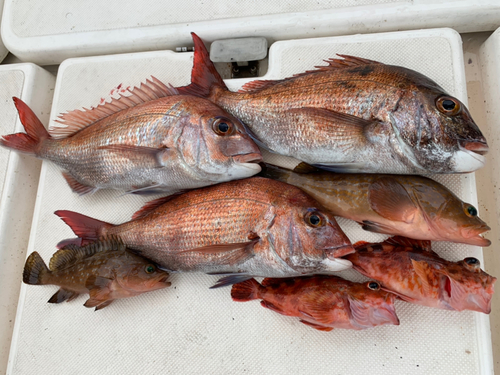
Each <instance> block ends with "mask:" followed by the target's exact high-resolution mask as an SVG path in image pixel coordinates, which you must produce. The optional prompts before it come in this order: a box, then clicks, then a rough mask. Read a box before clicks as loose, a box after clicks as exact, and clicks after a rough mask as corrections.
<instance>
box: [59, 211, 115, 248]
mask: <svg viewBox="0 0 500 375" xmlns="http://www.w3.org/2000/svg"><path fill="white" fill-rule="evenodd" d="M54 214H56V215H57V216H59V217H60V218H61V219H62V221H64V222H65V223H66V224H68V225H69V227H70V228H71V230H72V231H73V232H74V233H75V234H76V235H77V236H78V237H79V238H81V240H69V241H68V240H63V241H61V242H60V243H59V244H58V247H59V246H61V245H68V244H77V245H84V244H86V243H89V242H93V241H97V240H98V239H99V238H101V237H105V236H106V231H107V229H109V228H112V227H114V225H113V224H109V223H106V222H104V221H101V220H97V219H93V218H91V217H88V216H85V215H82V214H79V213H77V212H73V211H66V210H59V211H56V212H54Z"/></svg>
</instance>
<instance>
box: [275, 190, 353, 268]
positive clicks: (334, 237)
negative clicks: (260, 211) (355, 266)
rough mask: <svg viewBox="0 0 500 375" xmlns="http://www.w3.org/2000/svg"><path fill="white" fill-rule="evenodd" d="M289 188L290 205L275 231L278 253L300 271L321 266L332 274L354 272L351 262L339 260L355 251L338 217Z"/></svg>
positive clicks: (278, 217)
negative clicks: (299, 268) (345, 270)
mask: <svg viewBox="0 0 500 375" xmlns="http://www.w3.org/2000/svg"><path fill="white" fill-rule="evenodd" d="M285 186H286V185H285ZM288 186H289V187H288V189H286V191H283V195H282V197H283V198H284V199H285V200H286V204H285V205H283V207H282V209H281V210H282V211H278V212H276V214H277V215H276V217H275V218H274V225H273V228H272V231H273V233H272V236H273V238H274V239H275V242H276V243H275V247H276V251H277V252H278V253H279V254H280V255H282V256H281V257H282V258H283V259H288V261H289V263H290V265H291V266H292V267H294V268H296V269H297V266H300V265H304V266H310V265H311V264H313V263H315V264H317V262H319V263H322V265H323V268H324V269H325V270H329V271H340V270H343V269H347V268H350V267H351V263H350V262H349V261H348V260H345V259H339V258H340V257H342V256H344V255H346V254H349V253H352V252H354V248H353V247H352V244H351V241H350V240H349V238H348V237H347V236H346V235H345V233H344V232H343V231H342V229H341V228H340V226H339V225H338V223H337V221H336V220H335V217H334V216H333V215H332V214H331V213H330V212H329V211H328V210H327V209H325V208H324V207H322V206H321V205H320V204H319V203H318V202H316V201H315V200H314V199H313V198H311V197H309V196H308V195H307V194H305V193H304V192H302V191H301V190H300V189H298V188H295V187H293V186H290V185H288Z"/></svg>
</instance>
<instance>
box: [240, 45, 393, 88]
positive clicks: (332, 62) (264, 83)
mask: <svg viewBox="0 0 500 375" xmlns="http://www.w3.org/2000/svg"><path fill="white" fill-rule="evenodd" d="M337 56H340V57H342V59H336V58H331V59H327V60H324V61H325V62H326V63H328V65H324V66H315V68H316V69H313V70H307V71H305V72H303V73H298V74H294V75H293V76H292V77H288V78H284V79H278V80H256V81H251V82H248V83H245V84H244V85H243V86H242V87H241V89H239V90H238V92H257V91H260V90H264V89H267V88H269V87H272V86H274V85H276V84H277V83H281V82H284V81H288V80H290V79H292V78H295V77H302V76H306V75H309V74H312V73H319V72H327V71H332V70H338V69H345V68H352V67H356V66H366V65H384V64H383V63H381V62H378V61H374V60H368V59H364V58H362V57H356V56H350V55H340V54H337Z"/></svg>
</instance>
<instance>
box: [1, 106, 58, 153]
mask: <svg viewBox="0 0 500 375" xmlns="http://www.w3.org/2000/svg"><path fill="white" fill-rule="evenodd" d="M12 99H13V100H14V104H15V105H16V108H17V111H18V112H19V119H20V120H21V123H22V124H23V126H24V130H26V133H16V134H9V135H4V136H3V137H2V138H0V145H2V146H5V147H8V148H11V149H13V150H16V151H20V152H25V153H27V154H33V155H36V154H37V152H38V150H39V148H40V144H41V142H42V141H43V140H45V139H47V138H50V135H49V133H48V132H47V130H45V128H44V126H43V124H42V123H41V122H40V120H39V119H38V117H36V115H35V114H34V113H33V111H32V110H31V108H30V107H28V105H27V104H26V103H24V102H23V101H22V100H21V99H19V98H16V97H14V98H12Z"/></svg>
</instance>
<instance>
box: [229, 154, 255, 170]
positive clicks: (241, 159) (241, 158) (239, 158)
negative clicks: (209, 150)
mask: <svg viewBox="0 0 500 375" xmlns="http://www.w3.org/2000/svg"><path fill="white" fill-rule="evenodd" d="M233 160H234V161H235V162H236V163H240V164H243V163H245V164H250V163H252V164H256V165H258V163H260V162H262V155H261V154H260V153H257V152H255V153H251V154H242V155H235V156H233ZM259 168H260V165H259Z"/></svg>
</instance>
